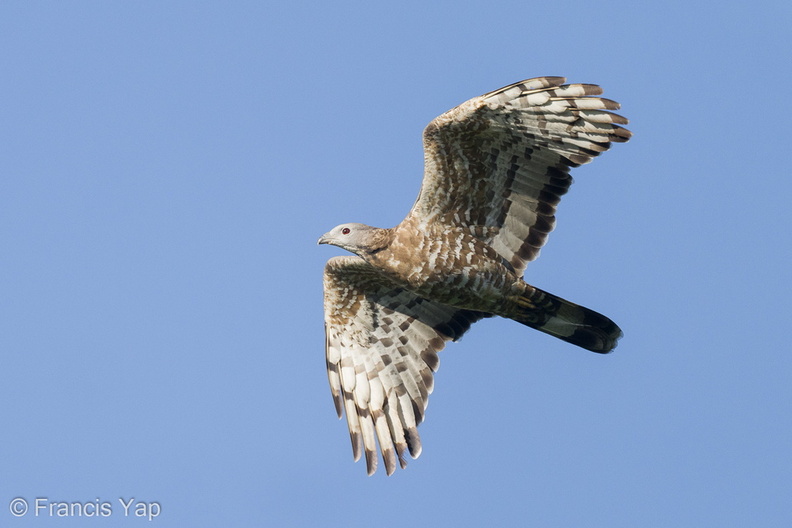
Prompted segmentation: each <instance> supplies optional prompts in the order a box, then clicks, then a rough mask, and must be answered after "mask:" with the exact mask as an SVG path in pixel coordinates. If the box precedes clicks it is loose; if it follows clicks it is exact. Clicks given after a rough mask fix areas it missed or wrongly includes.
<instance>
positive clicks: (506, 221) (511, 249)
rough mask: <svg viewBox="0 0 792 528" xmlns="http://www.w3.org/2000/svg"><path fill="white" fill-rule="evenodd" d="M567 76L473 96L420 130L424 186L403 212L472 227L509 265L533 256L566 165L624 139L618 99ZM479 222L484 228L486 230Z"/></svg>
mask: <svg viewBox="0 0 792 528" xmlns="http://www.w3.org/2000/svg"><path fill="white" fill-rule="evenodd" d="M564 82H565V79H564V78H563V77H541V78H537V79H529V80H526V81H521V82H518V83H515V84H512V85H509V86H506V87H504V88H501V89H499V90H495V91H494V92H490V93H488V94H485V95H482V96H480V97H476V98H474V99H471V100H469V101H467V102H465V103H463V104H461V105H459V106H458V107H456V108H454V109H452V110H449V111H448V112H446V113H444V114H443V115H441V116H439V117H437V118H436V119H434V120H433V121H432V122H431V123H429V125H428V126H427V127H426V129H425V130H424V136H423V138H424V156H425V160H424V161H425V171H424V179H423V184H422V186H421V192H420V194H419V196H418V200H417V201H416V203H415V205H414V206H413V209H412V210H411V211H410V214H409V215H408V217H407V219H405V221H408V220H409V221H411V222H413V223H414V224H416V225H421V224H425V223H429V222H440V223H446V224H449V225H453V226H463V227H476V228H477V229H476V230H475V231H474V232H477V233H479V235H478V236H480V237H481V238H482V239H484V240H485V241H486V242H487V243H488V244H490V245H491V246H492V247H493V248H494V249H495V250H496V251H497V252H498V253H499V254H500V255H501V256H502V257H503V258H504V259H505V260H507V261H508V262H510V263H511V265H512V266H513V267H514V269H515V270H517V271H518V272H519V273H522V272H523V271H524V270H525V267H526V265H527V263H528V262H530V261H532V260H534V259H535V258H536V257H537V256H538V255H539V250H540V248H541V247H542V246H543V245H544V243H545V241H546V240H547V236H548V234H549V233H550V231H552V229H553V227H554V224H555V211H556V206H557V205H558V202H559V201H560V199H561V196H562V195H563V194H564V193H566V192H567V190H568V189H569V186H570V185H571V184H572V178H571V176H570V175H569V168H570V167H576V166H578V165H581V164H583V163H588V162H589V161H591V160H592V159H593V158H594V157H595V156H597V155H599V154H600V153H602V152H604V151H606V150H608V148H610V143H611V142H613V141H616V142H624V141H627V140H628V139H629V138H630V135H631V134H630V132H629V131H628V130H626V129H624V128H622V127H620V126H619V125H620V124H626V123H627V119H625V118H623V117H621V116H619V115H617V114H614V113H612V112H609V110H615V109H618V108H619V104H618V103H616V102H614V101H611V100H609V99H604V98H600V97H594V96H597V95H600V94H601V93H602V90H601V89H600V87H599V86H596V85H592V84H563V83H564ZM482 227H484V228H485V229H482Z"/></svg>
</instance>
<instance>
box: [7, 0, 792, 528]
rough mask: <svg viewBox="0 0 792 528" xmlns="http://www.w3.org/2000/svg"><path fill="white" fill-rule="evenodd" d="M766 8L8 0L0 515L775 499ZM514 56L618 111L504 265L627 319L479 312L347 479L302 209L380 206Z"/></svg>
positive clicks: (517, 521)
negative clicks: (377, 453) (370, 462)
mask: <svg viewBox="0 0 792 528" xmlns="http://www.w3.org/2000/svg"><path fill="white" fill-rule="evenodd" d="M790 27H792V7H790V4H789V2H781V1H778V2H752V3H743V2H728V1H727V2H721V3H718V4H712V3H706V2H676V1H671V2H664V3H653V4H652V5H649V4H646V3H638V2H634V3H631V4H626V3H625V5H618V6H617V5H615V4H614V5H612V6H611V5H606V4H603V3H593V2H553V3H547V2H542V3H538V2H423V1H422V2H413V1H409V0H408V1H405V2H399V3H398V6H396V5H395V4H392V3H390V4H385V3H374V2H368V3H363V2H358V3H330V2H289V3H285V2H283V3H277V4H275V3H267V2H232V3H220V2H200V3H198V2H196V3H192V2H134V3H132V2H127V3H123V2H70V3H65V2H15V3H6V4H4V5H3V6H2V7H0V71H2V72H3V75H2V79H0V133H2V137H1V138H0V174H2V178H0V246H1V247H2V248H3V250H2V252H0V357H1V358H2V369H0V421H1V422H2V423H3V424H4V426H3V434H2V438H3V439H2V442H0V475H2V478H0V524H2V525H3V526H11V527H13V526H30V525H36V526H85V524H86V522H88V523H89V524H90V523H95V525H97V526H99V525H102V526H118V525H131V524H134V523H138V524H140V525H143V524H144V523H147V521H146V520H144V519H137V518H132V519H130V518H126V517H124V510H123V507H122V505H121V504H120V502H119V499H124V500H125V501H129V500H130V499H131V498H134V499H135V503H136V504H138V503H140V504H151V503H154V502H156V503H157V504H159V505H160V507H161V512H160V515H159V516H158V517H157V518H155V519H153V521H152V525H158V526H218V525H225V526H339V527H357V526H361V527H363V526H373V525H376V526H380V527H383V528H386V527H391V526H404V525H426V526H451V525H455V526H482V525H488V526H517V525H532V526H543V527H556V526H558V527H569V526H587V527H600V526H602V527H605V526H607V527H609V528H614V527H635V526H641V527H654V526H657V527H667V526H676V527H688V526H690V527H702V526H718V527H724V526H749V525H750V526H780V525H785V524H789V523H791V522H792V513H791V511H790V508H789V499H790V496H791V492H792V483H791V482H790V481H791V480H792V477H790V475H792V450H790V446H791V445H792V418H791V417H790V416H791V415H790V400H791V399H792V354H790V345H789V337H788V336H789V330H788V328H789V319H790V315H792V308H791V307H790V300H789V299H790V296H791V295H792V291H790V281H789V264H788V259H789V251H790V248H791V247H792V244H791V242H792V235H791V234H790V227H789V226H790V214H789V212H788V202H789V197H790V193H792V183H790V181H791V179H790V176H789V169H788V167H787V166H786V164H785V163H784V156H785V154H784V153H785V152H789V148H790V147H789V138H788V136H789V134H788V124H789V120H790V115H792V104H790V98H789V86H790V84H791V83H792V67H791V66H790V64H791V63H790V56H789V50H790V44H792V42H791V41H792V39H791V38H790V32H789V31H790V30H789V28H790ZM539 75H564V76H567V77H568V78H569V79H570V81H574V82H591V83H597V84H600V85H602V86H603V87H604V89H605V94H606V96H607V97H610V98H613V99H615V100H618V101H619V102H621V103H622V111H621V113H622V114H623V115H625V116H627V117H628V118H630V120H631V125H630V129H631V130H632V131H633V133H634V137H633V139H632V140H631V141H630V142H629V143H627V144H626V145H616V146H615V148H614V149H613V150H612V151H611V152H609V153H607V154H606V155H604V156H603V157H602V158H599V159H597V160H595V162H594V163H592V164H591V165H588V166H585V167H582V168H580V169H577V170H576V171H575V173H574V175H575V179H576V183H575V185H574V186H573V188H572V191H571V192H570V194H569V195H568V196H567V197H565V199H564V201H563V202H562V204H561V207H560V209H559V214H558V226H557V229H556V231H555V232H554V233H553V235H552V236H551V238H550V241H549V244H548V245H547V246H546V248H545V250H544V251H543V253H542V256H541V258H540V259H539V260H537V261H536V262H534V263H533V264H531V266H530V267H529V268H528V272H527V275H526V279H527V280H528V282H530V283H532V284H535V285H537V286H539V287H541V288H543V289H546V290H549V291H552V292H554V293H556V294H558V295H560V296H562V297H565V298H568V299H570V300H573V301H576V302H578V303H581V304H584V305H586V306H590V307H591V308H594V309H596V310H598V311H601V312H603V313H605V314H607V315H609V316H610V317H612V318H613V319H614V320H615V321H617V322H618V323H619V325H620V326H621V327H622V328H623V329H624V332H625V337H624V339H623V340H622V341H621V343H620V346H619V348H618V349H617V351H616V352H615V353H613V354H611V355H609V356H604V357H603V356H599V355H595V354H591V353H587V352H585V351H583V350H579V349H576V348H574V347H571V346H570V345H567V344H565V343H563V342H561V341H556V340H553V339H552V338H550V337H547V336H545V335H543V334H540V333H538V332H535V331H531V330H530V329H527V328H525V327H523V326H521V325H518V324H515V323H513V322H510V321H505V320H487V321H483V322H481V323H478V324H477V325H475V326H474V327H473V329H472V330H471V331H470V332H469V333H468V334H467V335H466V336H465V337H464V339H463V340H462V341H461V342H459V343H456V344H451V345H449V346H448V347H447V348H446V349H445V351H444V352H443V353H442V354H441V366H440V370H439V372H438V374H437V376H436V384H435V391H434V393H433V395H432V397H431V399H430V405H429V408H428V411H427V415H426V421H425V423H424V424H423V425H422V426H421V434H422V440H423V447H424V449H423V454H422V455H421V457H420V458H419V459H418V460H415V461H411V462H410V464H409V466H408V468H407V470H405V471H399V472H397V474H396V475H394V476H392V477H390V478H386V477H385V475H384V472H382V471H381V472H380V473H378V474H377V475H375V476H374V477H371V478H369V477H366V475H365V468H364V466H363V463H362V462H361V463H358V464H354V463H353V462H352V457H351V449H350V446H349V439H348V435H347V432H346V426H345V424H344V423H343V422H341V421H338V420H337V419H336V417H335V412H334V409H333V405H332V401H331V398H330V392H329V388H328V386H327V380H326V374H325V370H324V358H323V354H324V350H323V339H324V338H323V328H322V293H321V272H322V267H323V265H324V262H325V261H326V260H327V259H328V258H329V257H331V256H333V255H336V254H341V250H338V249H337V248H328V247H325V246H322V247H317V246H316V240H317V238H318V237H319V236H320V235H321V234H322V233H324V232H325V231H327V230H329V229H330V228H331V227H333V226H334V225H336V224H339V223H342V222H347V221H359V222H365V223H369V224H372V225H377V226H382V227H389V226H392V225H394V224H396V223H398V222H399V221H400V220H401V218H402V217H403V216H404V215H405V214H406V212H407V210H408V209H409V207H410V206H411V205H412V203H413V200H414V199H415V196H416V194H417V192H418V187H419V185H420V180H421V175H422V151H421V130H422V129H423V127H424V126H425V125H426V123H428V122H429V121H430V120H431V119H432V118H434V117H435V116H437V115H438V114H440V113H442V112H443V111H445V110H447V109H449V108H451V107H453V106H455V105H456V104H459V103H461V102H462V101H464V100H466V99H468V98H470V97H474V96H476V95H479V94H481V93H484V92H487V91H489V90H492V89H495V88H498V87H500V86H502V85H505V84H508V83H510V82H513V81H517V80H520V79H524V78H528V77H534V76H539ZM779 159H780V160H781V161H780V162H779V161H778V160H779ZM17 497H19V498H23V499H25V500H26V501H27V502H28V504H29V505H30V509H29V511H28V513H27V514H26V515H24V516H20V517H15V516H14V515H12V513H11V512H10V507H11V502H12V500H13V499H15V498H17ZM37 498H39V499H42V500H43V501H44V502H43V503H42V504H51V503H57V502H82V503H89V502H97V503H101V502H110V503H111V504H112V514H111V515H110V516H107V517H104V518H101V519H96V520H91V521H86V520H85V519H84V518H58V517H57V516H54V517H51V516H49V514H48V511H47V510H41V511H40V513H39V516H38V517H36V516H35V500H36V499H37Z"/></svg>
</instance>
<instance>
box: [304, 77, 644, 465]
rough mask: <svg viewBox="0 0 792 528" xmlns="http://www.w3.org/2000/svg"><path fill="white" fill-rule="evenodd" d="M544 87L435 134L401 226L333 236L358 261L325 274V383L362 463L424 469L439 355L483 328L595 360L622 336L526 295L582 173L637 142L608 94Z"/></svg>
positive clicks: (530, 86) (548, 80) (523, 86)
mask: <svg viewBox="0 0 792 528" xmlns="http://www.w3.org/2000/svg"><path fill="white" fill-rule="evenodd" d="M565 82H566V79H565V78H563V77H540V78H535V79H528V80H525V81H520V82H518V83H514V84H510V85H509V86H505V87H503V88H501V89H499V90H495V91H493V92H489V93H487V94H484V95H482V96H480V97H476V98H473V99H471V100H469V101H467V102H465V103H462V104H461V105H459V106H457V107H456V108H453V109H452V110H449V111H448V112H446V113H444V114H442V115H440V116H439V117H437V118H435V119H434V120H433V121H432V122H430V123H429V125H428V126H427V127H426V129H424V132H423V146H424V176H423V183H422V185H421V190H420V193H419V194H418V199H417V200H416V202H415V204H414V205H413V207H412V209H411V210H410V212H409V214H407V217H406V218H405V219H404V220H403V221H402V222H401V223H400V224H399V225H397V226H396V227H393V228H390V229H380V228H376V227H370V226H367V225H363V224H357V223H348V224H341V225H339V226H337V227H335V228H333V229H332V230H331V231H330V232H328V233H326V234H324V235H322V237H321V238H320V239H319V243H320V244H332V245H335V246H338V247H341V248H343V249H345V250H348V251H350V252H352V253H354V256H345V257H334V258H331V259H330V260H329V261H328V262H327V265H326V266H325V270H324V312H325V335H326V346H325V352H326V359H327V375H328V379H329V382H330V390H331V392H332V395H333V401H334V402H335V408H336V412H337V413H338V417H339V418H341V416H342V413H343V412H345V413H346V418H347V424H348V426H349V433H350V436H351V439H352V451H353V455H354V458H355V460H356V461H357V460H359V459H360V457H361V455H364V456H365V459H366V467H367V471H368V474H369V475H372V474H373V473H374V472H375V471H376V469H377V443H378V444H379V450H380V451H381V453H382V459H383V461H384V464H385V470H386V472H387V474H388V475H391V474H392V473H393V472H394V471H395V469H396V464H397V462H398V463H399V465H400V466H401V467H402V468H404V467H406V464H407V462H406V455H407V454H408V453H409V455H410V456H411V457H412V458H417V457H418V455H419V454H420V453H421V440H420V437H419V435H418V431H417V427H418V424H420V423H421V421H422V420H423V417H424V411H425V410H426V406H427V402H428V396H429V394H430V393H431V392H432V388H433V385H434V381H433V373H434V372H435V371H436V370H437V367H438V357H437V353H438V351H440V350H441V349H442V348H443V347H444V346H445V343H446V341H449V340H450V341H456V340H458V339H459V338H460V337H461V336H462V334H464V333H465V332H466V331H467V330H468V329H469V328H470V325H471V324H473V323H474V322H476V321H478V320H480V319H483V318H486V317H492V316H496V315H497V316H501V317H506V318H509V319H513V320H515V321H517V322H519V323H522V324H524V325H527V326H530V327H531V328H535V329H537V330H539V331H541V332H545V333H547V334H550V335H551V336H554V337H557V338H559V339H562V340H564V341H567V342H569V343H571V344H573V345H577V346H579V347H582V348H585V349H587V350H591V351H593V352H599V353H607V352H610V351H611V350H613V348H614V347H615V346H616V343H617V341H618V339H619V338H620V337H621V336H622V332H621V330H620V329H619V327H618V326H617V325H616V324H615V323H614V322H613V321H611V320H610V319H609V318H607V317H605V316H604V315H601V314H599V313H597V312H594V311H592V310H589V309H588V308H584V307H582V306H578V305H577V304H574V303H571V302H569V301H567V300H564V299H562V298H560V297H557V296H555V295H553V294H551V293H548V292H546V291H543V290H540V289H539V288H537V287H535V286H532V285H530V284H527V283H526V282H525V281H524V280H523V279H522V276H523V273H524V271H525V268H526V266H527V264H528V262H531V261H532V260H534V259H536V257H537V256H539V250H540V248H541V247H542V246H543V245H544V244H545V241H546V240H547V236H548V234H549V233H550V231H551V230H552V229H553V227H554V224H555V211H556V207H557V206H558V203H559V201H560V199H561V196H562V195H563V194H564V193H566V192H567V190H568V189H569V186H570V185H571V184H572V178H571V177H570V175H569V170H570V168H571V167H577V166H578V165H581V164H584V163H588V162H590V161H591V160H592V159H593V158H594V157H595V156H597V155H599V154H600V153H602V152H604V151H606V150H608V149H609V148H610V145H611V142H625V141H627V140H628V139H629V138H630V135H631V134H630V132H629V131H628V130H626V129H625V128H623V127H621V126H620V125H624V124H626V123H627V119H625V118H623V117H621V116H620V115H617V114H615V113H613V112H611V110H616V109H618V108H619V104H618V103H616V102H614V101H611V100H609V99H605V98H602V97H598V96H599V95H600V94H602V90H601V89H600V87H599V86H596V85H592V84H565Z"/></svg>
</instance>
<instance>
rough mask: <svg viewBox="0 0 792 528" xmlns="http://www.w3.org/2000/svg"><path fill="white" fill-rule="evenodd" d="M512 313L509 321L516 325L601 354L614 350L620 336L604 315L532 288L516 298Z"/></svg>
mask: <svg viewBox="0 0 792 528" xmlns="http://www.w3.org/2000/svg"><path fill="white" fill-rule="evenodd" d="M515 312H516V313H515V314H514V315H511V318H512V319H514V320H515V321H517V322H518V323H522V324H524V325H526V326H530V327H531V328H536V329H537V330H539V331H541V332H544V333H546V334H550V335H551V336H553V337H557V338H558V339H562V340H564V341H566V342H567V343H572V344H573V345H577V346H579V347H582V348H585V349H586V350H591V351H592V352H599V353H600V354H607V353H608V352H610V351H611V350H613V349H614V348H616V343H617V342H618V340H619V338H621V336H622V335H623V334H622V331H621V329H620V328H619V327H618V326H617V325H616V323H614V322H613V321H611V320H610V319H608V318H607V317H605V316H604V315H602V314H600V313H597V312H595V311H594V310H589V309H588V308H584V307H583V306H578V305H577V304H574V303H571V302H569V301H567V300H565V299H562V298H560V297H556V296H555V295H553V294H552V293H548V292H546V291H542V290H540V289H539V288H534V287H533V286H528V288H527V289H526V292H525V293H524V294H523V295H522V296H521V297H520V298H519V300H518V301H517V308H516V310H515Z"/></svg>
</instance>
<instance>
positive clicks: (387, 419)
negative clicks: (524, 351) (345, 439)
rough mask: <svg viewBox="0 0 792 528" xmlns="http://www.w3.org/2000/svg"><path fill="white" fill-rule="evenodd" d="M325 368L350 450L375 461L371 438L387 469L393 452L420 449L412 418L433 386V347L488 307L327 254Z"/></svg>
mask: <svg viewBox="0 0 792 528" xmlns="http://www.w3.org/2000/svg"><path fill="white" fill-rule="evenodd" d="M324 310H325V335H326V354H327V376H328V378H329V381H330V390H331V392H332V393H333V400H334V402H335V407H336V411H337V412H338V417H339V418H340V417H341V412H342V408H343V409H344V410H345V411H346V417H347V423H348V425H349V433H350V436H351V438H352V451H353V454H354V456H355V460H358V459H359V458H360V455H361V451H365V455H366V466H367V470H368V474H369V475H371V474H373V473H374V471H376V469H377V457H376V446H375V438H376V440H377V441H378V442H379V445H380V450H381V451H382V458H383V460H384V462H385V468H386V471H387V473H388V475H390V474H391V473H393V471H394V470H395V469H396V458H397V456H398V459H399V462H400V463H401V466H402V468H404V467H405V466H406V460H405V458H404V455H405V453H406V452H407V451H408V450H409V452H410V455H411V456H412V457H413V458H416V457H417V456H418V455H419V454H420V452H421V440H420V437H419V436H418V431H417V429H416V428H417V426H418V424H419V423H421V421H422V420H423V414H424V410H425V409H426V405H427V402H428V396H429V394H430V393H431V392H432V387H433V377H432V373H433V372H434V371H435V370H437V367H438V363H439V362H438V358H437V352H438V351H439V350H441V349H442V348H443V347H444V346H445V341H447V340H449V339H452V340H456V339H458V338H459V337H461V336H462V334H463V333H464V332H465V331H466V330H467V329H468V328H469V327H470V325H471V324H472V323H473V322H475V321H478V320H479V319H481V318H483V317H486V316H487V315H486V314H482V313H479V312H473V311H469V310H458V309H456V308H452V307H450V306H446V305H442V304H438V303H435V302H432V301H428V300H426V299H423V298H421V297H417V296H416V295H414V294H412V293H410V292H408V291H406V290H403V289H401V288H399V287H397V286H396V285H395V284H393V283H392V282H390V280H389V279H387V278H385V277H383V276H382V275H381V274H380V273H379V272H378V271H377V270H376V269H375V268H373V267H372V266H371V265H369V264H367V263H366V262H365V261H364V260H363V259H361V258H360V257H352V256H350V257H335V258H332V259H330V260H329V261H328V262H327V265H326V266H325V272H324Z"/></svg>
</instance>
